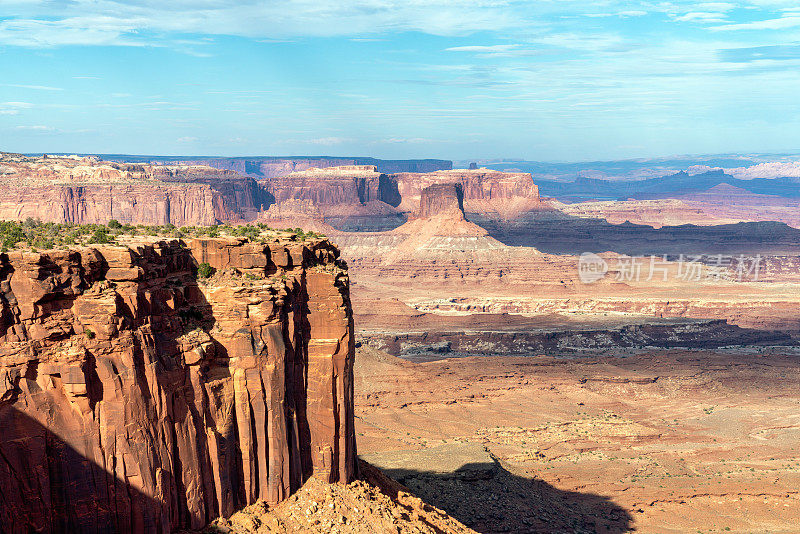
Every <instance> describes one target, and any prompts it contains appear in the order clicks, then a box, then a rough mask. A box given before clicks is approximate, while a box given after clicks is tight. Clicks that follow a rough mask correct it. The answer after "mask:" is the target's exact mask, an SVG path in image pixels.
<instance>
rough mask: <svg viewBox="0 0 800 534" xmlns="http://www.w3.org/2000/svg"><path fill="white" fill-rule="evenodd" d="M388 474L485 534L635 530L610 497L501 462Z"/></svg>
mask: <svg viewBox="0 0 800 534" xmlns="http://www.w3.org/2000/svg"><path fill="white" fill-rule="evenodd" d="M382 471H383V473H384V474H386V475H387V476H389V477H390V478H392V479H394V480H396V481H398V482H400V483H401V484H403V485H404V486H406V487H407V488H408V489H409V490H410V491H411V492H412V493H413V494H415V495H416V496H418V497H420V498H421V499H422V500H423V501H425V502H426V503H428V504H431V505H433V506H436V507H437V508H440V509H442V510H444V511H445V512H447V513H448V514H450V515H451V516H453V517H454V518H456V519H458V520H459V521H461V522H462V523H464V524H465V525H467V526H468V527H470V528H472V529H474V530H476V531H478V532H481V533H483V534H494V533H499V532H511V533H543V534H544V533H548V534H550V533H556V532H559V533H560V532H564V533H567V532H569V533H573V532H575V533H584V532H585V533H612V534H614V533H616V534H619V533H623V532H631V531H634V530H635V529H634V527H633V517H632V516H631V514H630V512H628V511H627V510H625V509H624V508H623V507H622V506H620V505H618V504H616V503H614V502H613V501H612V500H611V499H609V498H608V497H603V496H601V495H596V494H592V493H579V492H574V491H565V490H560V489H558V488H556V487H554V486H552V485H550V484H548V483H546V482H544V481H542V480H538V479H531V478H527V477H524V476H519V475H516V474H514V473H512V472H510V471H508V470H507V469H506V468H505V467H503V465H502V464H501V463H500V462H498V461H494V462H486V463H483V462H480V463H468V464H465V465H463V466H461V467H460V468H458V469H457V470H456V471H453V472H449V473H441V472H433V471H417V470H411V469H383V470H382Z"/></svg>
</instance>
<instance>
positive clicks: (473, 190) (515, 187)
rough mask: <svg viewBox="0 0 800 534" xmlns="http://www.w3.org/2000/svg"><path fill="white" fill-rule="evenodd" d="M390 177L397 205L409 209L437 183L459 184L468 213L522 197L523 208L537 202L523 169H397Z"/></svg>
mask: <svg viewBox="0 0 800 534" xmlns="http://www.w3.org/2000/svg"><path fill="white" fill-rule="evenodd" d="M392 178H393V179H394V180H395V181H396V182H397V184H398V190H399V193H400V196H401V197H402V199H403V202H402V204H401V205H400V207H401V208H402V209H405V210H408V211H411V212H413V211H416V210H417V209H418V208H419V200H420V197H421V195H422V191H423V190H425V188H427V187H429V186H431V185H436V184H452V183H458V184H460V185H461V188H462V191H463V201H464V209H465V211H466V212H467V215H468V216H469V214H470V212H473V211H474V212H477V213H482V212H487V211H493V210H497V209H501V208H502V207H503V206H506V207H507V206H508V204H509V203H510V202H512V201H517V202H520V201H524V203H525V208H528V207H531V206H536V205H537V204H538V203H539V202H540V198H539V188H538V187H537V186H536V185H535V184H534V183H533V179H532V178H531V175H530V174H528V173H522V172H518V173H512V172H501V171H493V170H490V169H473V170H467V169H458V170H446V171H437V172H431V173H425V174H418V173H398V174H394V175H392Z"/></svg>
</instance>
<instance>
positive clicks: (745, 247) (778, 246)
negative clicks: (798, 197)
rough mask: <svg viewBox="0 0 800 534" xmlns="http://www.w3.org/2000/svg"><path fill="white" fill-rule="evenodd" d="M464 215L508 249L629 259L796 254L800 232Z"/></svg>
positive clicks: (749, 225)
mask: <svg viewBox="0 0 800 534" xmlns="http://www.w3.org/2000/svg"><path fill="white" fill-rule="evenodd" d="M467 217H468V218H469V219H470V220H471V221H473V222H475V223H477V224H479V225H481V226H483V227H484V228H486V230H487V231H488V232H489V235H491V236H492V237H494V238H495V239H497V240H498V241H500V242H502V243H504V244H506V245H510V246H527V247H534V248H536V249H537V250H539V251H540V252H544V253H548V254H581V253H583V252H595V253H600V252H608V251H610V252H617V253H619V254H628V255H663V254H667V255H680V254H778V255H780V254H790V253H797V252H800V230H798V229H796V228H792V227H790V226H788V225H786V224H784V223H780V222H771V221H767V222H746V223H737V224H720V225H714V226H698V225H693V224H683V225H680V226H664V227H661V228H653V227H652V226H648V225H645V224H633V223H630V222H625V223H622V224H612V223H610V222H608V221H607V220H605V219H599V218H584V217H577V216H574V215H568V214H565V213H560V212H558V213H554V212H543V213H541V214H536V215H535V216H534V217H532V218H531V219H530V220H527V221H525V222H518V221H511V222H498V221H494V220H490V219H484V218H483V217H480V216H478V215H476V214H467Z"/></svg>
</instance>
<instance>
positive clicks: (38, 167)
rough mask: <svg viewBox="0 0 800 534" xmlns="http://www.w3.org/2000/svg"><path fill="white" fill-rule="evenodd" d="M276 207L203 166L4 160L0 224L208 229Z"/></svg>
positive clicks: (236, 179) (255, 188) (247, 181)
mask: <svg viewBox="0 0 800 534" xmlns="http://www.w3.org/2000/svg"><path fill="white" fill-rule="evenodd" d="M271 201H272V199H271V197H270V196H269V194H268V193H266V192H265V191H264V190H263V189H262V188H261V187H260V186H259V185H258V183H257V182H256V181H255V180H253V179H252V178H248V177H244V176H239V175H237V174H236V173H235V172H233V171H228V170H222V171H221V170H216V169H212V168H210V167H202V166H186V165H177V166H166V165H138V164H118V163H110V162H102V161H98V160H95V159H91V158H53V157H46V158H29V157H24V156H18V155H13V154H5V155H1V156H0V219H6V220H8V219H11V220H20V219H25V218H26V217H33V218H38V219H41V220H43V221H52V222H72V223H77V224H88V223H106V222H108V220H109V219H117V220H119V221H120V222H123V223H132V224H169V223H171V224H174V225H176V226H184V225H209V224H214V223H215V222H219V221H230V222H244V221H250V220H254V219H255V218H256V217H257V214H258V212H259V211H260V210H261V209H266V207H267V206H268V205H269V204H270V203H271Z"/></svg>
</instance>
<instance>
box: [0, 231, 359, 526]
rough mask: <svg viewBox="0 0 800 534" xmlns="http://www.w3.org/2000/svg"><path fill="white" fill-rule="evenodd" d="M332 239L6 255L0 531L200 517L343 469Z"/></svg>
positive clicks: (345, 339) (345, 306)
mask: <svg viewBox="0 0 800 534" xmlns="http://www.w3.org/2000/svg"><path fill="white" fill-rule="evenodd" d="M337 257H338V251H337V250H336V249H335V248H334V247H333V246H331V245H330V244H329V243H328V242H327V241H325V240H315V241H306V242H304V243H299V242H293V241H288V240H283V241H281V240H278V239H276V240H275V241H274V242H270V243H267V244H258V243H251V242H247V241H246V240H244V239H232V238H226V239H195V240H189V241H187V242H186V243H185V244H184V243H182V242H178V241H174V240H173V241H161V242H156V243H149V244H139V245H130V246H126V247H123V246H103V247H98V248H89V247H83V248H76V249H75V250H69V251H48V252H42V253H33V252H20V251H14V252H11V253H9V254H7V255H6V254H3V255H2V256H0V304H2V314H1V315H0V428H2V429H3V432H2V433H0V452H1V453H2V454H0V459H1V460H0V488H2V501H1V502H0V525H2V531H3V532H9V533H23V532H25V533H27V532H82V533H84V532H148V533H149V532H170V531H172V530H175V529H178V528H185V527H190V528H199V527H202V526H203V525H205V524H206V523H208V522H209V521H210V520H211V519H213V518H215V517H217V516H219V515H229V514H231V513H232V512H234V511H235V510H237V509H239V508H241V507H242V506H245V505H247V504H250V503H253V502H254V501H256V500H257V499H265V500H267V501H270V502H276V501H280V500H282V499H284V498H286V497H287V496H288V495H289V494H290V493H291V492H292V491H294V490H295V489H297V488H298V487H299V486H300V485H301V483H302V482H303V481H304V480H306V479H307V478H308V477H309V476H311V475H312V474H313V475H314V476H316V477H319V478H321V479H322V480H327V481H337V480H350V479H352V478H353V476H354V470H355V437H354V430H353V380H352V366H353V357H354V356H353V355H354V346H353V323H352V311H351V308H350V301H349V290H348V277H347V273H346V271H345V270H344V268H343V267H344V266H343V264H342V263H341V262H340V261H339V260H337V259H336V258H337ZM200 262H207V263H209V264H211V265H212V266H213V267H215V268H216V269H217V273H216V274H215V275H214V276H213V277H211V278H210V279H207V280H198V277H197V264H198V263H200Z"/></svg>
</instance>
